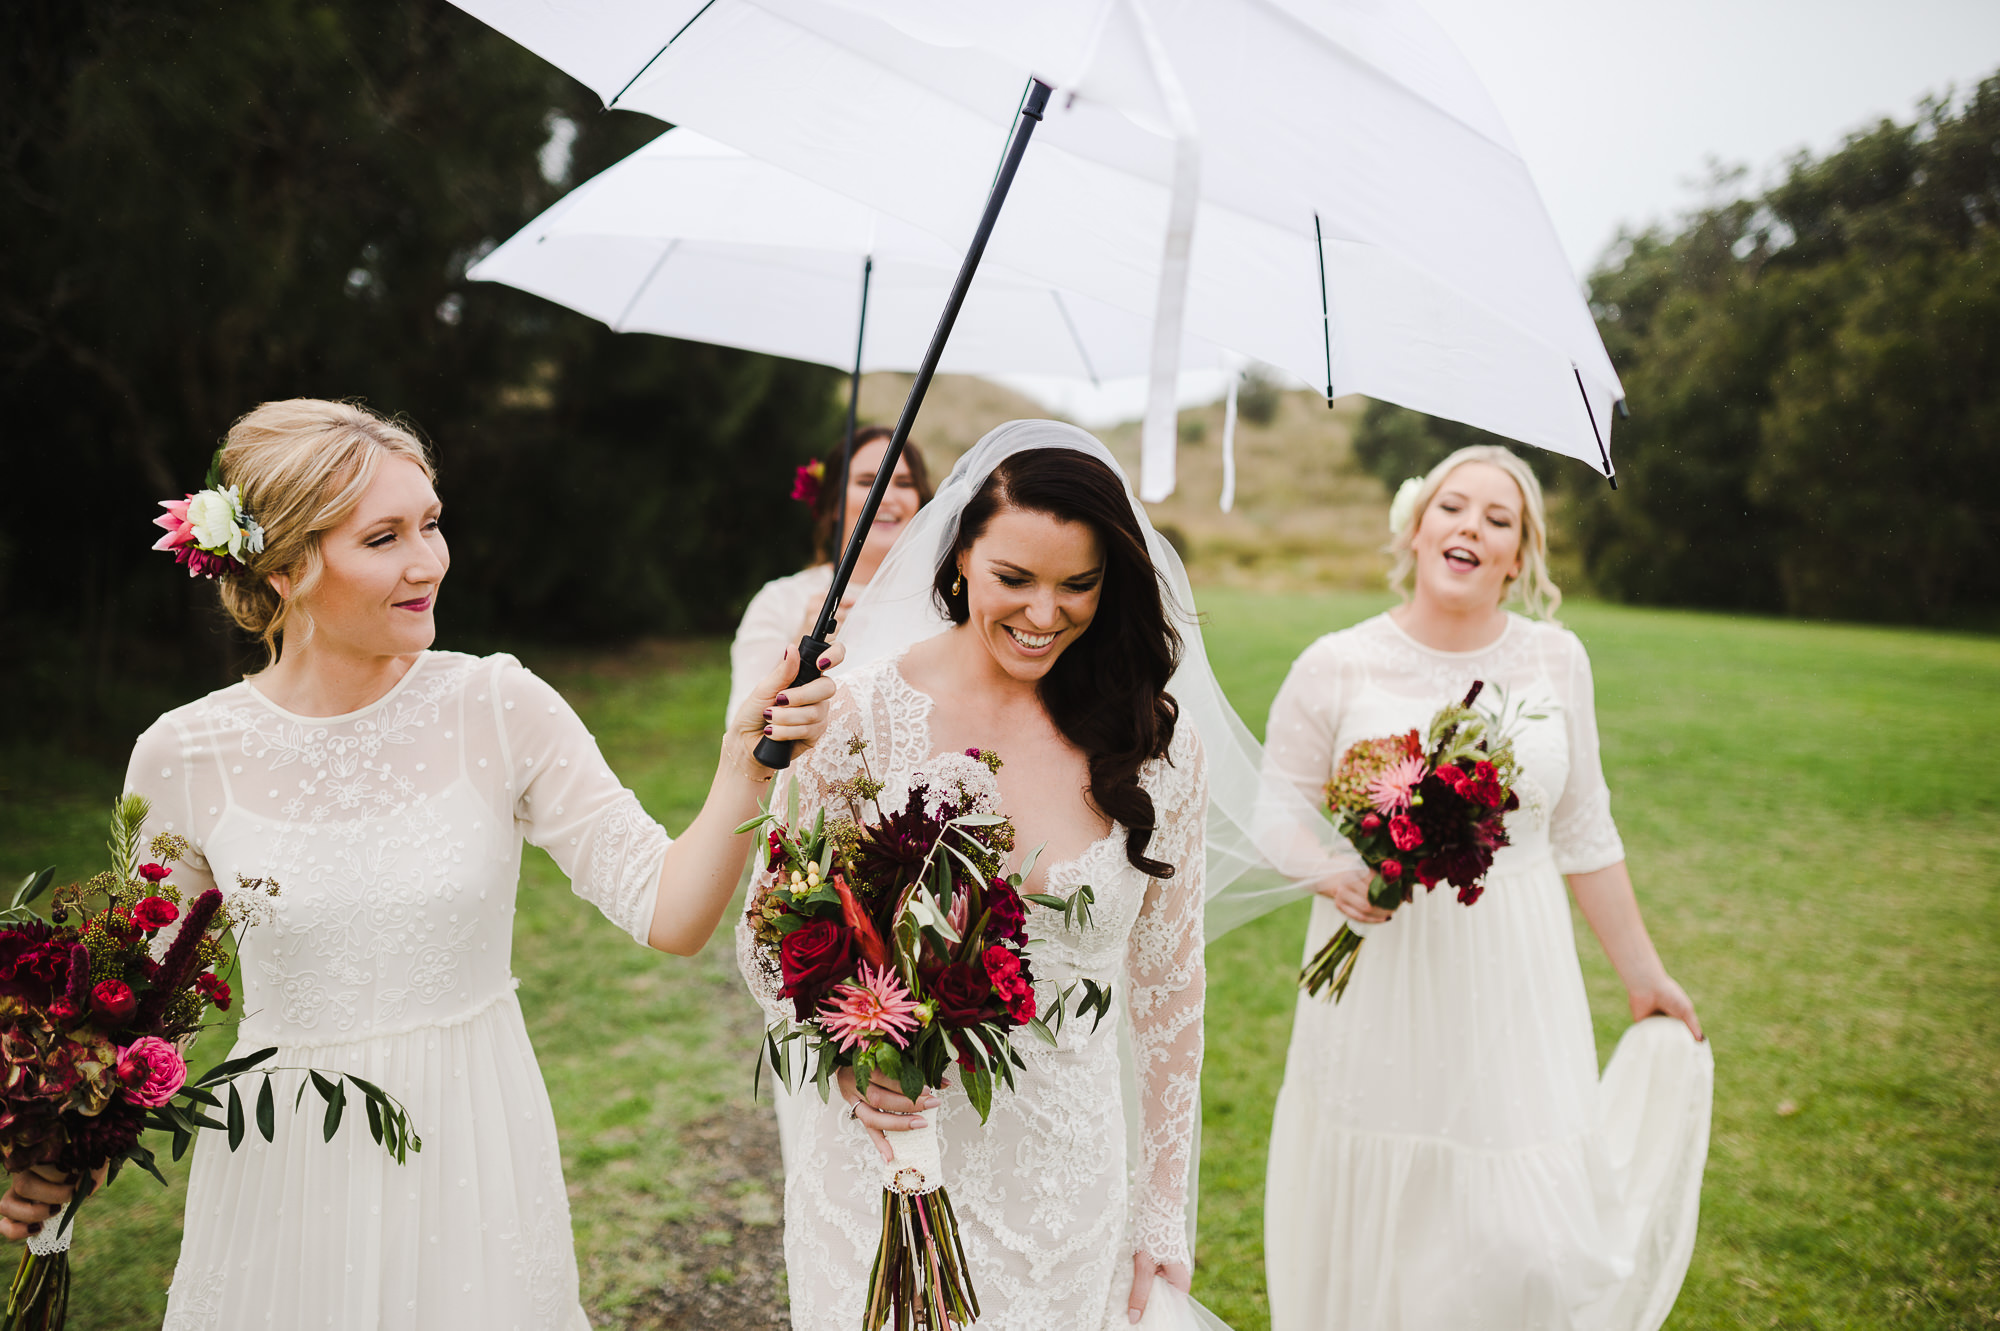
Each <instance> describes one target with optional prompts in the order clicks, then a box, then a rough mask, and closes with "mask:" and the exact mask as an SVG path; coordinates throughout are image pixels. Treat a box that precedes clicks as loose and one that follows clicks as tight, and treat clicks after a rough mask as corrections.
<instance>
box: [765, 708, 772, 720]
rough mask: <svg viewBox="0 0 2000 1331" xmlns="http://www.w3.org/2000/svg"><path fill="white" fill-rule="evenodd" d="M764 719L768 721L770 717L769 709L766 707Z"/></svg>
mask: <svg viewBox="0 0 2000 1331" xmlns="http://www.w3.org/2000/svg"><path fill="white" fill-rule="evenodd" d="M764 719H765V720H766V721H769V720H770V719H771V709H770V708H768V707H766V708H765V709H764Z"/></svg>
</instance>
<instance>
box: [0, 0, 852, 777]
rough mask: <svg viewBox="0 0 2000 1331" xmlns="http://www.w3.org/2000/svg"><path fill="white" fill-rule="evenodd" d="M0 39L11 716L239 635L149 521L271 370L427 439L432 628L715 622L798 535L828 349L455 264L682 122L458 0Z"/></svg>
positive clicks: (31, 30) (40, 718) (186, 19)
mask: <svg viewBox="0 0 2000 1331" xmlns="http://www.w3.org/2000/svg"><path fill="white" fill-rule="evenodd" d="M0 62H4V64H0V68H4V71H5V73H4V78H5V83H4V87H3V88H0V253H4V254H5V255H6V256H7V260H6V262H5V263H4V264H0V314H4V318H0V407H4V411H5V419H6V420H7V428H6V433H5V439H6V444H5V454H6V463H7V472H8V484H7V485H6V487H5V490H4V493H3V494H0V623H4V625H5V627H6V628H7V629H8V630H9V632H10V635H11V637H12V639H13V640H14V641H16V642H26V643H32V644H33V649H32V650H30V651H25V652H14V653H9V654H8V655H7V657H6V659H5V663H4V665H0V687H4V688H5V689H6V690H7V692H8V695H9V696H10V697H11V698H13V699H14V700H15V701H16V703H17V704H19V705H17V706H16V707H14V708H10V709H9V710H10V712H11V713H12V714H13V716H14V717H15V718H16V719H17V721H16V723H17V724H31V725H32V726H34V727H36V728H39V729H41V730H43V731H44V732H45V733H66V734H72V735H73V734H76V733H78V732H79V731H80V730H86V729H91V728H98V729H102V728H104V727H106V726H107V725H109V726H110V728H111V730H112V732H113V733H115V734H116V735H117V736H118V737H119V738H120V739H121V740H122V739H124V738H126V737H129V735H130V734H131V732H132V729H133V728H134V726H135V725H136V724H138V723H141V722H143V719H144V717H145V716H146V715H148V714H149V712H150V710H152V709H154V708H157V707H158V706H159V705H161V703H162V701H175V700H178V699H181V698H185V697H186V696H188V694H189V693H190V692H192V691H193V690H194V689H195V688H197V687H209V686H213V684H214V683H216V682H218V681H219V680H221V679H223V678H226V676H227V672H228V670H229V668H230V667H231V666H232V665H234V666H238V667H240V666H241V665H242V664H243V663H244V660H245V653H244V652H243V650H242V648H241V646H240V645H234V646H232V644H231V642H230V640H229V639H228V637H227V636H226V635H225V634H224V633H223V632H222V629H221V626H220V617H219V615H218V614H217V612H216V611H215V609H214V593H213V590H212V588H210V587H209V586H207V585H206V584H194V583H190V582H189V580H188V579H187V578H186V577H185V576H184V575H182V574H181V573H180V572H179V571H178V570H177V569H175V568H173V567H172V566H171V565H170V564H169V563H168V562H167V561H166V560H165V558H164V557H163V556H160V555H156V554H152V553H150V552H148V550H147V549H146V547H147V546H148V545H149V544H150V543H151V539H152V537H153V536H154V535H156V534H157V533H156V532H154V531H153V529H152V528H150V527H149V526H148V523H149V522H150V520H151V518H152V516H153V515H154V514H155V513H157V511H158V510H157V508H155V507H154V505H155V502H156V501H157V500H159V499H161V498H166V497H170V496H174V495H178V494H180V493H182V492H184V491H185V490H187V489H189V488H192V487H195V486H197V485H199V484H200V482H201V477H202V475H203V471H204V468H205V466H206V463H207V459H208V457H209V454H210V453H211V451H212V450H213V449H214V447H215V445H216V442H217V440H218V439H219V438H220V437H221V435H222V434H223V432H224V431H225V430H226V429H227V428H228V426H229V424H230V422H231V420H233V419H234V418H235V417H236V416H237V415H239V414H241V413H242V412H244V411H246V410H248V409H249V408H250V407H252V406H254V405H256V404H257V403H258V402H260V401H263V400H267V399H271V398H279V397H292V396H320V397H361V398H364V399H366V400H367V401H368V402H369V404H370V405H372V406H374V407H376V408H377V409H379V410H384V411H388V412H392V413H399V414H402V415H403V416H405V417H406V418H408V419H409V420H410V421H412V422H413V423H414V424H416V425H417V426H418V427H419V428H420V429H421V430H422V431H423V432H424V433H425V434H426V435H427V436H428V437H429V438H430V439H431V440H432V442H433V444H434V445H435V447H436V450H437V454H438V459H439V462H440V464H441V468H442V472H443V480H442V485H441V489H442V492H443V495H444V497H445V500H446V505H447V519H446V530H447V533H448V535H449V536H450V537H451V539H452V541H453V546H454V555H455V558H456V568H455V570H454V573H453V576H452V579H451V583H450V585H449V586H448V587H447V589H446V591H445V593H444V595H443V596H442V598H441V599H440V610H441V625H442V638H441V641H440V645H441V646H447V647H450V646H458V645H466V644H467V643H471V642H477V641H479V640H481V639H482V638H485V637H487V636H488V635H498V634H500V633H502V632H504V633H505V634H506V635H507V636H508V637H510V638H522V637H530V638H532V637H547V638H562V639H565V640H573V639H575V638H578V637H590V638H600V639H602V638H609V637H614V636H631V635H638V634H645V633H662V632H682V631H688V630H692V629H703V630H715V629H718V628H722V627H725V626H726V625H727V624H728V623H729V622H730V620H731V617H732V615H733V613H734V612H735V611H736V610H737V609H738V608H740V606H741V604H742V602H743V601H744V600H745V599H746V598H747V597H748V595H749V594H750V593H751V592H752V591H754V590H755V588H756V587H757V586H758V585H759V584H760V583H761V582H763V581H764V580H765V579H767V578H769V577H771V576H773V575H775V574H777V573H780V572H783V571H787V570H789V569H790V568H793V567H796V566H797V564H798V563H799V562H800V561H801V559H802V558H803V556H804V553H805V549H806V547H805V539H806V532H805V523H804V518H803V516H802V515H801V514H799V513H797V512H795V511H794V510H795V508H796V506H795V505H791V504H788V503H785V502H784V496H785V494H786V492H787V491H786V487H787V484H788V481H789V470H790V466H791V465H792V464H793V463H795V462H796V461H798V460H799V459H800V458H803V457H805V456H807V455H809V454H811V453H813V452H816V451H819V450H820V446H821V445H823V444H824V442H825V440H826V439H827V438H829V437H831V436H832V431H833V429H834V428H835V419H834V417H835V412H834V404H833V401H832V397H833V394H832V389H833V387H834V381H835V379H836V377H837V376H835V375H833V374H832V373H831V372H827V371H822V370H819V369H816V368H812V367H806V366H801V365H798V364H796V363H791V362H772V361H769V360H766V359H763V358H759V357H755V356H750V355H747V354H744V353H739V352H731V351H724V350H720V349H715V348H708V347H700V346H690V345H688V344H683V343H676V342H670V341H667V340H665V339H659V338H651V337H643V336H630V337H618V336H616V335H614V334H612V333H610V332H608V331H607V330H605V329H604V328H602V327H601V326H599V325H597V324H595V323H593V322H591V321H589V320H586V319H584V318H583V317H581V316H578V315H574V314H571V313H569V312H567V311H564V310H560V309H558V308H555V307H553V306H550V305H548V304H547V303H545V302H542V301H540V300H537V299H535V298H533V297H530V296H526V295H524V294H521V293H518V292H514V291H511V290H508V289H505V288H500V287H494V286H488V285H485V284H475V283H468V282H466V281H465V278H464V271H465V268H466V266H467V265H468V264H469V263H470V262H471V261H472V260H473V259H475V258H476V257H477V256H478V255H479V254H481V253H483V252H484V251H485V250H486V249H487V248H490V247H491V245H493V244H494V243H496V242H497V241H499V240H501V239H503V238H505V237H506V236H507V235H509V234H511V233H512V232H513V231H514V230H515V229H516V228H518V227H519V226H520V225H521V224H522V223H524V222H526V221H527V220H528V219H529V218H530V217H532V216H533V215H534V214H535V213H536V212H537V211H539V210H540V209H541V208H543V207H545V206H546V205H547V204H548V203H550V202H551V201H552V200H553V199H555V198H556V197H557V196H558V195H559V194H560V193H561V192H562V190H563V189H565V188H567V187H568V185H569V184H570V183H573V182H574V181H576V180H580V179H582V178H584V177H586V176H587V175H589V174H591V173H592V172H594V171H597V170H599V169H602V168H603V167H604V166H607V165H609V164H610V163H611V162H612V161H615V160H616V159H617V158H618V157H620V156H622V155H623V154H625V153H626V152H628V151H630V150H631V149H632V148H634V147H636V146H637V145H638V144H640V143H642V142H644V141H645V140H646V139H648V138H650V137H652V136H653V135H654V134H656V133H658V132H659V129H660V126H659V124H658V123H657V122H655V121H652V120H649V119H647V118H645V117H642V116H635V115H630V114H626V113H610V114H606V113H604V112H602V111H600V110H599V109H598V107H597V104H596V100H595V98H593V97H592V96H591V95H590V94H589V93H588V91H587V90H585V89H583V88H582V87H580V86H578V85H577V84H575V83H573V82H572V81H570V80H569V79H568V78H567V77H566V76H564V75H562V74H560V73H559V72H557V71H555V70H554V69H552V68H551V67H550V66H548V65H546V64H544V63H543V62H541V61H540V60H538V59H537V58H536V57H534V56H532V55H530V54H528V53H527V52H526V51H524V50H523V49H521V48H520V47H518V46H516V45H515V44H514V43H512V42H511V41H509V40H508V39H506V38H504V37H502V36H500V35H499V34H497V33H495V32H493V31H492V30H490V29H488V28H486V27H485V26H484V25H482V24H480V23H478V22H476V21H475V20H473V19H471V18H470V17H468V16H467V15H465V14H463V13H462V12H460V11H458V10H456V9H454V8H453V7H451V6H450V5H449V4H446V3H445V2H444V0H410V2H409V3H393V4H392V3H385V2H383V0H326V2H324V3H313V4H304V3H299V2H298V0H271V2H270V3H260V4H256V5H248V6H242V5H226V6H223V5H212V4H202V3H199V2H198V0H163V2H162V3H157V4H147V5H140V4H135V3H131V2H130V0H75V2H74V3H57V2H56V0H20V3H17V4H12V5H9V6H7V7H6V8H5V12H4V16H0ZM564 120H567V121H570V122H572V123H573V124H574V125H575V126H576V127H577V130H578V133H577V135H576V138H575V144H574V149H573V155H572V157H571V162H570V169H569V170H568V171H567V173H565V174H562V175H561V178H560V179H558V180H557V181H555V182H551V181H550V180H548V179H546V178H544V175H543V173H542V165H541V162H540V160H539V158H538V153H539V150H540V149H541V148H542V147H543V145H544V144H546V143H548V142H549V140H550V133H551V127H552V126H556V125H559V124H561V123H562V121H564ZM142 676H143V677H146V678H149V679H150V680H152V681H155V683H154V684H153V685H152V687H154V688H157V689H159V690H160V691H159V692H158V693H154V692H148V691H147V690H146V688H145V687H140V688H138V689H136V690H135V689H134V687H133V685H132V684H131V682H130V681H134V680H137V679H140V678H142ZM163 677H164V678H165V679H166V680H167V681H168V684H167V686H166V687H164V688H162V687H161V686H160V685H159V684H158V683H157V681H159V680H160V679H162V678H163ZM162 695H165V696H164V698H163V696H162Z"/></svg>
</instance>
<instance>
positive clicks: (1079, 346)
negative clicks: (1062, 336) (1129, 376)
mask: <svg viewBox="0 0 2000 1331" xmlns="http://www.w3.org/2000/svg"><path fill="white" fill-rule="evenodd" d="M1049 294H1050V295H1051V296H1053V297H1055V301H1056V313H1058V314H1060V315H1062V321H1063V327H1065V328H1067V329H1069V340H1070V341H1072V342H1074V343H1076V355H1077V359H1079V360H1081V361H1082V362H1083V372H1084V373H1085V374H1087V375H1089V376H1090V386H1091V387H1092V388H1102V387H1103V386H1104V385H1102V384H1100V383H1099V382H1098V381H1097V367H1096V366H1095V365H1092V364H1091V363H1090V352H1089V351H1088V350H1087V349H1086V348H1085V347H1084V345H1083V336H1082V335H1081V334H1080V333H1078V332H1077V331H1076V320H1074V319H1072V318H1070V317H1069V306H1068V305H1066V304H1064V303H1063V298H1062V292H1060V291H1058V290H1056V289H1055V288H1054V287H1050V288H1049Z"/></svg>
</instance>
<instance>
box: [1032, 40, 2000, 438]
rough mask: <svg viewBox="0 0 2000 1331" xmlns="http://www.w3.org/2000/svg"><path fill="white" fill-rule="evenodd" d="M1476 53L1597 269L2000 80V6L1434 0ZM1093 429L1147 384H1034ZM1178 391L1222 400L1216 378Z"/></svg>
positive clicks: (1574, 248)
mask: <svg viewBox="0 0 2000 1331" xmlns="http://www.w3.org/2000/svg"><path fill="white" fill-rule="evenodd" d="M1423 3H1424V4H1425V6H1426V7H1427V8H1429V9H1430V11H1431V12H1432V13H1433V14H1435V15H1436V16H1437V18H1438V21H1439V22H1440V23H1442V24H1443V25H1444V27H1445V29H1446V31H1447V32H1449V33H1450V34H1451V36H1452V38H1453V39H1454V40H1455V41H1456V42H1457V43H1458V44H1459V46H1460V47H1461V48H1462V49H1463V50H1464V51H1465V53H1466V56H1467V57H1468V58H1469V59H1470V60H1471V62H1472V65H1473V68H1475V69H1476V70H1477V71H1478V72H1479V75H1480V77H1481V78H1482V79H1483V80H1485V83H1486V86H1487V88H1488V90H1489V91H1490V92H1491V93H1492V94H1493V98H1494V100H1495V101H1496V102H1498V103H1499V106H1500V111H1501V113H1502V114H1503V115H1504V116H1505V117H1506V119H1507V122H1508V124H1509V125H1510V126H1512V128H1513V131H1514V136H1515V138H1516V140H1517V141H1518V142H1519V144H1520V147H1521V151H1522V154H1523V155H1524V156H1525V157H1526V158H1527V161H1528V166H1529V168H1530V169H1531V170H1532V171H1533V172H1534V175H1535V180H1536V182H1537V183H1538V184H1539V185H1540V186H1541V189H1542V195H1543V197H1544V198H1545V199H1546V200H1547V201H1548V206H1549V212H1550V214H1551V216H1553V217H1554V219H1555V224H1556V230H1557V231H1558V232H1559V233H1560V234H1561V236H1562V240H1563V246H1564V248H1565V249H1566V250H1567V251H1568V252H1569V257H1570V262H1571V263H1572V264H1573V265H1574V266H1575V267H1576V270H1577V272H1578V274H1579V275H1581V274H1583V273H1586V272H1588V271H1589V270H1590V268H1591V267H1592V265H1593V264H1595V262H1596V261H1597V259H1598V258H1599V257H1600V256H1601V255H1602V254H1603V252H1604V250H1605V248H1606V247H1607V246H1609V245H1610V244H1611V242H1612V240H1613V239H1614V238H1615V237H1616V236H1617V234H1618V229H1619V227H1620V226H1629V227H1633V228H1635V229H1636V228H1639V227H1643V226H1645V225H1646V224H1648V223H1650V222H1671V221H1672V219H1673V218H1674V217H1675V216H1676V215H1677V214H1679V213H1680V212H1682V211H1684V210H1685V209H1687V208H1689V207H1691V206H1693V205H1695V204H1696V203H1698V202H1699V201H1700V200H1701V198H1702V186H1703V183H1704V182H1705V181H1706V179H1707V178H1708V175H1709V169H1708V162H1709V161H1710V160H1711V159H1714V160H1718V161H1721V162H1724V163H1729V164H1739V163H1740V164H1742V165H1745V166H1747V167H1749V168H1750V177H1749V180H1748V182H1746V183H1748V184H1749V185H1751V186H1752V187H1755V186H1756V185H1759V184H1762V183H1765V182H1767V181H1768V180H1769V179H1770V178H1771V176H1772V175H1773V174H1774V173H1775V172H1776V171H1777V170H1778V169H1779V168H1780V166H1781V164H1782V162H1783V160H1784V159H1785V158H1786V157H1788V156H1789V155H1791V154H1792V153H1793V152H1795V151H1797V150H1798V149H1800V148H1807V149H1810V150H1812V151H1813V152H1815V153H1825V152H1827V151H1829V150H1830V149H1833V148H1835V147H1838V146H1839V144H1840V141H1841V139H1842V138H1843V137H1844V136H1845V135H1846V134H1847V133H1849V132H1850V131H1852V130H1855V129H1858V128H1861V127H1863V126H1865V125H1868V124H1872V123H1873V122H1875V121H1877V120H1880V119H1881V118H1883V117H1885V116H1887V117H1891V118H1893V119H1897V120H1908V119H1910V118H1911V116H1912V115H1913V114H1914V113H1915V111H1916V107H1917V104H1918V102H1919V101H1920V100H1921V99H1922V98H1923V97H1924V96H1925V95H1926V94H1927V93H1943V92H1945V91H1947V90H1948V89H1952V88H1956V89H1957V90H1958V91H1959V92H1960V93H1965V92H1969V91H1970V90H1971V89H1972V88H1973V86H1975V85H1976V84H1977V83H1978V82H1979V80H1980V79H1981V78H1982V77H1984V76H1986V75H1990V74H1993V73H1994V72H1996V70H2000V0H1872V2H1871V0H1652V2H1651V3H1643V4H1642V3H1637V2H1636V0H1423ZM1021 386H1022V387H1026V388H1028V389H1029V390H1030V391H1031V392H1034V393H1035V394H1036V396H1038V397H1041V398H1042V399H1043V400H1045V401H1047V402H1048V403H1049V405H1050V406H1052V407H1055V408H1056V409H1058V410H1062V411H1065V412H1067V413H1068V414H1070V415H1072V416H1073V417H1075V418H1076V419H1078V420H1082V421H1084V422H1086V423H1093V424H1094V423H1102V422H1105V421H1108V420H1123V419H1128V418H1130V417H1132V416H1136V415H1138V414H1139V412H1140V411H1141V410H1142V409H1143V405H1144V400H1145V393H1144V387H1143V385H1141V384H1116V385H1107V386H1106V387H1105V388H1104V389H1102V390H1096V391H1092V390H1090V389H1088V388H1087V387H1086V388H1083V389H1081V390H1080V391H1077V392H1073V393H1067V392H1056V391H1051V389H1050V387H1049V386H1048V385H1044V384H1028V383H1023V384H1022V385H1021ZM1185 390H1186V391H1185V392H1184V394H1183V396H1184V397H1185V398H1186V399H1187V400H1189V401H1213V400H1214V398H1215V396H1216V393H1217V391H1218V388H1217V385H1216V383H1215V382H1214V381H1213V376H1206V377H1203V378H1202V380H1201V381H1200V382H1197V381H1196V377H1195V376H1190V377H1189V382H1188V383H1187V384H1186V385H1185Z"/></svg>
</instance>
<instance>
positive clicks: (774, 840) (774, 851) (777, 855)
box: [764, 828, 785, 869]
mask: <svg viewBox="0 0 2000 1331" xmlns="http://www.w3.org/2000/svg"><path fill="white" fill-rule="evenodd" d="M764 843H765V844H766V845H767V846H769V847H770V849H769V850H767V851H766V852H765V854H764V867H765V868H767V869H775V868H777V867H778V866H779V865H780V864H783V863H784V862H785V838H784V837H782V836H780V835H779V834H778V832H777V830H776V829H775V828H774V829H773V830H772V831H771V834H770V835H769V836H767V837H765V838H764Z"/></svg>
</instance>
